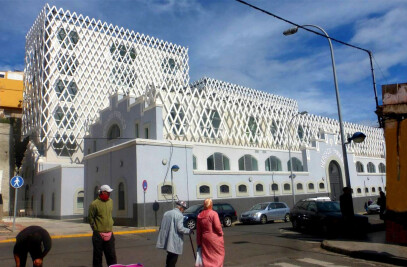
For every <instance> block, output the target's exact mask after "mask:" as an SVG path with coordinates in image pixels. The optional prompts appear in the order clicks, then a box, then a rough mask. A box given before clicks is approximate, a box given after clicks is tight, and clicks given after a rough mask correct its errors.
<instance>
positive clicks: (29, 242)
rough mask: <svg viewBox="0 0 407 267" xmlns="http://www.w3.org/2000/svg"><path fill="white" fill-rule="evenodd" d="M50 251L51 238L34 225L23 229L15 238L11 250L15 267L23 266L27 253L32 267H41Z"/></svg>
mask: <svg viewBox="0 0 407 267" xmlns="http://www.w3.org/2000/svg"><path fill="white" fill-rule="evenodd" d="M50 249H51V237H50V236H49V233H48V232H47V230H45V229H44V228H42V227H40V226H35V225H33V226H29V227H27V228H25V229H24V230H22V231H21V232H20V233H19V234H18V235H17V236H16V244H15V246H14V250H13V253H14V259H15V261H16V267H20V266H21V267H24V266H25V264H26V262H27V254H28V252H30V255H31V259H32V260H33V266H35V267H41V266H42V262H43V260H44V257H45V256H46V255H47V253H48V252H49V251H50Z"/></svg>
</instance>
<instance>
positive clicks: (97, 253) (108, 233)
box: [88, 185, 117, 267]
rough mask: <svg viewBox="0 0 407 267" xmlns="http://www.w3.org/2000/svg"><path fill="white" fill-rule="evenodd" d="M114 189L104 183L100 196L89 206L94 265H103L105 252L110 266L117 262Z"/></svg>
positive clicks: (99, 266)
mask: <svg viewBox="0 0 407 267" xmlns="http://www.w3.org/2000/svg"><path fill="white" fill-rule="evenodd" d="M112 191H113V189H112V188H110V186H108V185H102V186H101V187H100V190H99V196H98V198H97V199H95V200H94V201H93V202H92V203H91V204H90V206H89V214H88V220H89V224H90V227H91V228H92V230H93V236H92V244H93V267H101V266H102V257H103V253H104V254H105V257H106V262H107V265H108V266H110V265H112V264H116V263H117V259H116V249H115V242H114V241H115V238H114V235H113V217H112V210H113V200H112V199H111V198H110V193H111V192H112Z"/></svg>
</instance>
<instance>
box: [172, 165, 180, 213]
mask: <svg viewBox="0 0 407 267" xmlns="http://www.w3.org/2000/svg"><path fill="white" fill-rule="evenodd" d="M178 170H179V167H178V165H172V167H171V196H172V208H174V207H175V205H174V177H173V172H177V171H178Z"/></svg>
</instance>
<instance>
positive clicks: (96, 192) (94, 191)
mask: <svg viewBox="0 0 407 267" xmlns="http://www.w3.org/2000/svg"><path fill="white" fill-rule="evenodd" d="M98 196H99V186H95V189H94V190H93V199H97V198H98Z"/></svg>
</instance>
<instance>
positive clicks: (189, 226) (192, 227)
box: [187, 219, 196, 230]
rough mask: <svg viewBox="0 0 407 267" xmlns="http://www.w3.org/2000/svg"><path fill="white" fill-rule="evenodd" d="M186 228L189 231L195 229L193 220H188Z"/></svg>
mask: <svg viewBox="0 0 407 267" xmlns="http://www.w3.org/2000/svg"><path fill="white" fill-rule="evenodd" d="M187 227H188V228H189V229H191V230H194V229H195V228H196V222H195V220H194V219H189V220H188V221H187Z"/></svg>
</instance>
